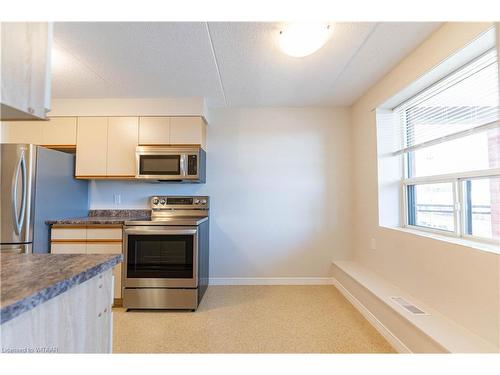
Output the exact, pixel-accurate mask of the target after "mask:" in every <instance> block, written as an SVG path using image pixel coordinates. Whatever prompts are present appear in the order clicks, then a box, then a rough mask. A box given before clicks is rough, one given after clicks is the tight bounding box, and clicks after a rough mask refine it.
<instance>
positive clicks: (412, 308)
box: [391, 297, 429, 315]
mask: <svg viewBox="0 0 500 375" xmlns="http://www.w3.org/2000/svg"><path fill="white" fill-rule="evenodd" d="M391 299H392V300H393V301H394V302H396V303H397V304H398V305H399V306H401V307H402V308H403V309H405V310H406V311H408V312H410V313H412V314H414V315H429V314H427V313H426V312H425V311H423V310H421V309H419V308H418V307H417V306H415V305H414V304H413V303H411V302H409V301H407V300H405V299H404V298H403V297H391Z"/></svg>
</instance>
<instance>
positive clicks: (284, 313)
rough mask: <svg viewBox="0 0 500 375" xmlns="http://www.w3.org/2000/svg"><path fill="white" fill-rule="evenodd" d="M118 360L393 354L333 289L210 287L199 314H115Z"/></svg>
mask: <svg viewBox="0 0 500 375" xmlns="http://www.w3.org/2000/svg"><path fill="white" fill-rule="evenodd" d="M113 312H114V314H113V315H114V329H113V330H114V335H113V336H114V337H113V341H114V342H113V351H114V352H115V353H393V352H394V350H393V349H392V347H391V346H390V345H389V344H388V343H387V341H386V340H385V339H384V338H383V337H382V336H381V335H380V334H379V333H378V332H377V331H376V330H375V329H374V328H373V327H372V326H371V325H370V324H369V323H368V321H366V320H365V318H364V317H363V316H362V315H361V314H360V313H359V312H358V311H357V310H356V309H355V308H354V307H353V306H352V305H351V304H350V303H349V302H348V301H347V300H346V299H345V298H344V297H343V296H342V294H340V292H339V291H338V290H337V289H336V288H335V287H334V286H331V285H321V286H316V285H314V286H288V285H287V286H210V287H209V288H208V290H207V292H206V293H205V296H204V298H203V300H202V302H201V304H200V306H199V307H198V310H197V311H196V312H187V311H161V310H160V311H128V312H126V311H125V309H123V308H115V309H113Z"/></svg>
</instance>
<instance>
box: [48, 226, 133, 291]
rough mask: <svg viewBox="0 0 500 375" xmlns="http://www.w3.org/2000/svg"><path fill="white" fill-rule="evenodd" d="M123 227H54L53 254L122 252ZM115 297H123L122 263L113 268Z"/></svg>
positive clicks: (52, 236)
mask: <svg viewBox="0 0 500 375" xmlns="http://www.w3.org/2000/svg"><path fill="white" fill-rule="evenodd" d="M122 251H123V250H122V228H121V226H120V227H108V226H103V227H102V228H99V227H98V226H97V225H96V226H90V227H80V226H76V227H75V226H71V225H67V226H65V225H58V226H54V227H52V230H51V244H50V252H51V253H52V254H122ZM113 276H114V298H117V299H121V298H122V265H121V264H118V265H117V266H115V267H114V268H113Z"/></svg>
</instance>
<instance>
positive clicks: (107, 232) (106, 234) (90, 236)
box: [87, 227, 122, 241]
mask: <svg viewBox="0 0 500 375" xmlns="http://www.w3.org/2000/svg"><path fill="white" fill-rule="evenodd" d="M121 239H122V228H121V227H120V228H87V240H89V241H91V240H121Z"/></svg>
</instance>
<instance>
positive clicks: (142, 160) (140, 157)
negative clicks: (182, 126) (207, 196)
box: [135, 146, 206, 182]
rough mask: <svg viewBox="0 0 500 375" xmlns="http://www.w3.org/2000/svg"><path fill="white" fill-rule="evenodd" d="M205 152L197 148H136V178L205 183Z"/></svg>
mask: <svg viewBox="0 0 500 375" xmlns="http://www.w3.org/2000/svg"><path fill="white" fill-rule="evenodd" d="M205 165H206V157H205V150H203V149H202V148H201V147H198V146H189V147H187V146H186V147H181V146H138V147H137V148H136V172H135V176H136V178H142V179H148V180H158V181H179V182H205Z"/></svg>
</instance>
